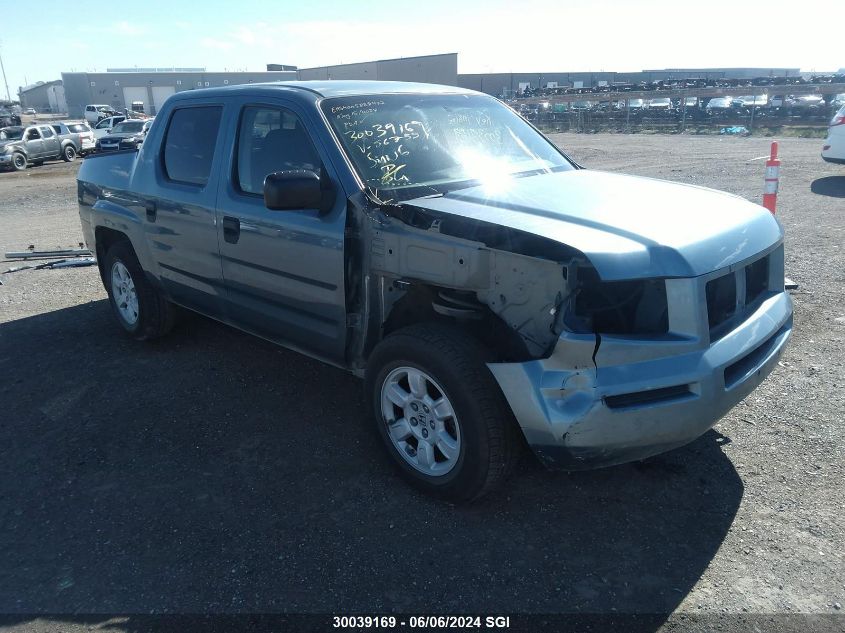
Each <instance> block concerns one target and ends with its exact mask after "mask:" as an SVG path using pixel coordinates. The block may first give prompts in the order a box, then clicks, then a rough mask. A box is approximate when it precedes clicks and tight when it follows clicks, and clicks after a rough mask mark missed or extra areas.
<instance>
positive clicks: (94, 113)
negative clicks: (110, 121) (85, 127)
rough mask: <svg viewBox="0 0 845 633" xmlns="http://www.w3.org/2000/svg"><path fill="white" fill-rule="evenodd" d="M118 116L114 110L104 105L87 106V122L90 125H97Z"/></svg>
mask: <svg viewBox="0 0 845 633" xmlns="http://www.w3.org/2000/svg"><path fill="white" fill-rule="evenodd" d="M114 114H116V112H115V111H114V108H112V107H111V106H109V105H103V104H90V105H87V106H85V120H86V121H87V122H88V123H89V124H90V125H96V124H97V123H99V122H100V121H102V120H103V119H105V118H108V117H110V116H113V115H114Z"/></svg>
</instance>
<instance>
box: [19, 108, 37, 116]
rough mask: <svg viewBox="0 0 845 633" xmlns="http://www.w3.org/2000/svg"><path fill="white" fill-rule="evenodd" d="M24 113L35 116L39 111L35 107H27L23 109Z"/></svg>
mask: <svg viewBox="0 0 845 633" xmlns="http://www.w3.org/2000/svg"><path fill="white" fill-rule="evenodd" d="M23 113H24V114H29V115H31V116H35V115H36V114H38V112H36V111H35V108H27V109H26V110H24V111H23Z"/></svg>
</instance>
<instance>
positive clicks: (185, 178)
mask: <svg viewBox="0 0 845 633" xmlns="http://www.w3.org/2000/svg"><path fill="white" fill-rule="evenodd" d="M222 113H223V107H222V106H218V105H209V106H205V105H204V106H189V107H184V108H179V109H177V110H174V112H173V114H172V115H171V117H170V121H168V125H167V130H166V131H165V137H164V151H163V152H162V166H163V168H164V174H165V176H166V177H167V179H168V180H171V181H173V182H180V183H184V184H189V185H198V186H205V185H206V184H207V183H208V178H209V176H210V175H211V164H212V162H213V160H214V147H215V145H216V144H217V136H218V133H219V131H220V118H221V115H222Z"/></svg>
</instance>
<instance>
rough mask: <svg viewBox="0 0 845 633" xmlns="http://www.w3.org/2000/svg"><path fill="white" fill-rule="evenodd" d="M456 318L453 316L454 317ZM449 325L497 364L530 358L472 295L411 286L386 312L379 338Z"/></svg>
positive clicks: (521, 344) (513, 335)
mask: <svg viewBox="0 0 845 633" xmlns="http://www.w3.org/2000/svg"><path fill="white" fill-rule="evenodd" d="M456 315H457V316H456ZM431 322H439V323H451V324H454V325H457V326H458V327H460V328H461V329H462V330H464V331H465V332H466V333H467V334H468V335H469V336H472V337H473V338H475V339H477V340H478V341H480V342H481V343H482V344H483V345H484V346H485V347H487V348H488V349H489V350H490V351H491V352H492V353H493V355H494V356H495V357H496V359H497V360H498V361H502V362H504V361H508V362H522V361H526V360H531V358H532V357H531V355H530V354H529V353H528V349H527V347H526V345H525V342H524V341H523V340H522V337H520V336H519V334H518V333H517V332H515V331H514V330H512V329H511V328H509V327H508V326H507V324H506V323H505V322H504V321H503V320H502V319H501V318H500V317H499V316H497V315H496V314H494V313H493V311H492V310H490V308H489V307H488V306H487V305H485V304H483V303H481V302H479V301H478V299H477V298H476V297H475V296H474V294H473V293H469V292H460V291H456V290H452V289H449V288H440V287H437V286H431V285H428V284H413V285H411V286H410V288H408V290H407V291H406V292H405V294H404V295H403V296H402V297H401V298H400V299H398V300H397V301H396V302H395V303H394V304H393V305H392V307H391V308H390V313H389V314H388V316H387V318H386V319H385V321H384V323H383V324H382V338H383V337H386V336H388V335H389V334H391V333H393V332H395V331H396V330H399V329H401V328H404V327H407V326H409V325H415V324H418V323H431Z"/></svg>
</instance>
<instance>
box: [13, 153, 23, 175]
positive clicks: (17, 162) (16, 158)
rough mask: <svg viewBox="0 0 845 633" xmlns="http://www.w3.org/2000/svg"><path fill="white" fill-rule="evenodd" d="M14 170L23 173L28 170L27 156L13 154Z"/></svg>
mask: <svg viewBox="0 0 845 633" xmlns="http://www.w3.org/2000/svg"><path fill="white" fill-rule="evenodd" d="M12 169H14V170H15V171H23V170H24V169H26V156H24V155H23V154H21V153H20V152H15V153H14V154H12Z"/></svg>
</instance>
